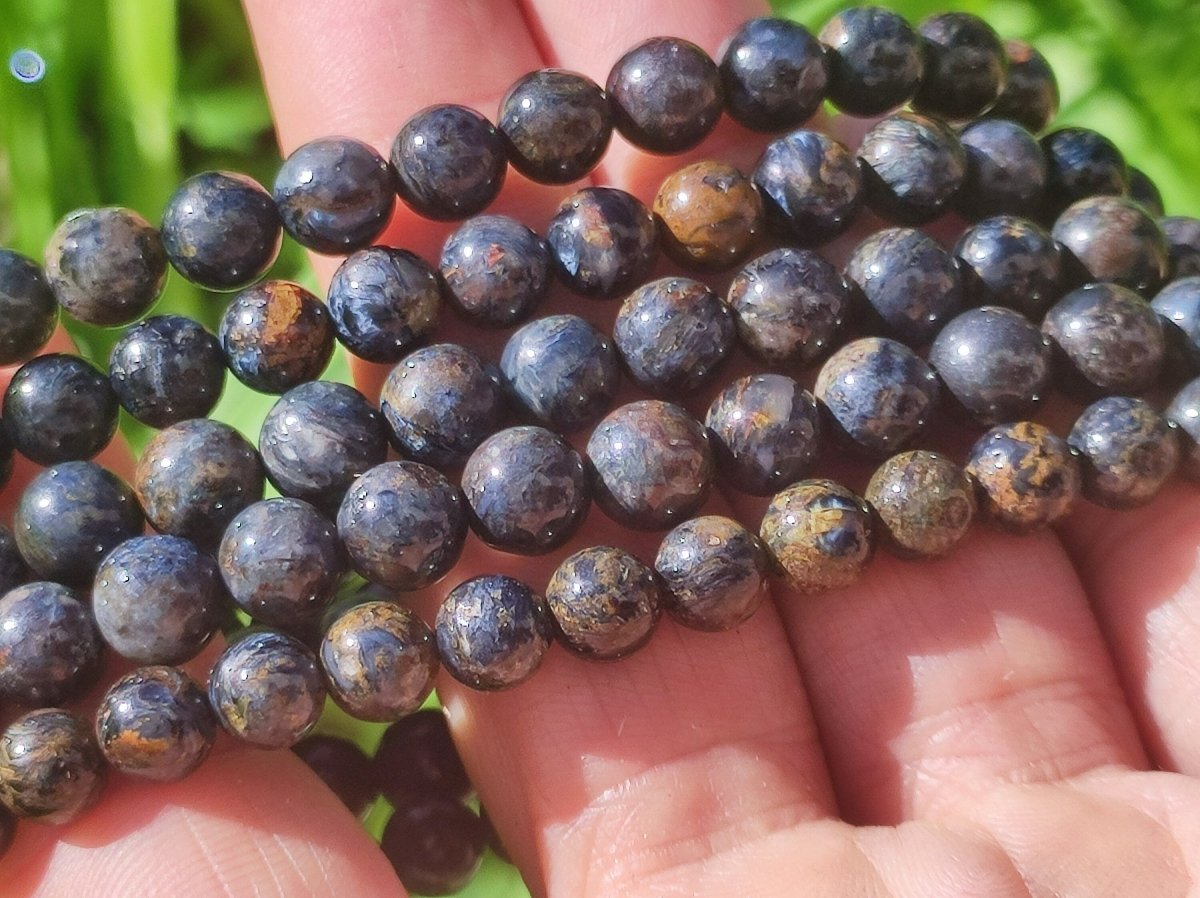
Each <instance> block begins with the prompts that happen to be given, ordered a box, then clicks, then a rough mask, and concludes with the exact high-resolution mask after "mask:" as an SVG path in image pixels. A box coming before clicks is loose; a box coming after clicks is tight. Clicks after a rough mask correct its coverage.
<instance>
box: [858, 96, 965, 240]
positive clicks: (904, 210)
mask: <svg viewBox="0 0 1200 898" xmlns="http://www.w3.org/2000/svg"><path fill="white" fill-rule="evenodd" d="M858 156H859V159H860V160H861V161H862V164H863V185H864V187H865V188H866V199H867V205H869V206H870V207H871V209H872V210H873V211H875V212H876V213H878V214H879V215H881V216H883V217H884V218H887V219H890V220H891V221H895V222H898V223H899V224H923V223H925V222H928V221H932V220H933V219H935V218H937V217H938V216H939V215H941V214H942V213H943V212H945V211H946V210H947V209H948V208H949V207H950V204H951V202H952V201H953V200H954V198H955V195H956V194H957V193H958V191H959V188H960V187H962V184H963V181H964V179H965V178H966V175H967V154H966V151H965V150H964V149H963V147H962V144H961V143H960V142H959V139H958V137H957V136H956V135H955V133H954V132H953V131H952V130H950V128H949V126H947V125H946V124H944V123H943V122H941V121H939V120H938V119H934V118H930V117H928V116H924V115H918V114H917V113H915V112H897V113H895V114H894V115H891V116H889V117H888V118H885V119H884V120H883V121H881V122H879V123H878V124H876V125H875V126H874V127H873V128H871V130H870V131H868V132H867V133H866V134H865V135H864V136H863V139H862V143H861V144H860V145H859V148H858Z"/></svg>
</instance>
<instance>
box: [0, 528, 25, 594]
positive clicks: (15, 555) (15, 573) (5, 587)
mask: <svg viewBox="0 0 1200 898" xmlns="http://www.w3.org/2000/svg"><path fill="white" fill-rule="evenodd" d="M31 579H32V575H31V573H30V570H29V566H28V565H27V564H26V563H25V559H24V558H22V557H21V550H20V549H18V548H17V538H16V537H15V536H13V532H12V531H11V530H9V529H8V527H6V526H4V525H3V524H0V596H2V595H4V594H5V593H7V592H8V591H9V590H11V589H16V588H17V587H18V586H21V585H23V584H25V583H28V582H29V581H30V580H31Z"/></svg>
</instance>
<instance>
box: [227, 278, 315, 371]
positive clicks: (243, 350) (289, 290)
mask: <svg viewBox="0 0 1200 898" xmlns="http://www.w3.org/2000/svg"><path fill="white" fill-rule="evenodd" d="M218 336H219V338H220V340H221V348H222V349H223V350H224V352H225V358H226V360H227V362H228V364H229V370H230V371H232V372H233V374H234V376H235V377H236V378H237V379H238V380H240V381H241V382H242V383H244V384H245V385H246V386H248V387H250V388H251V389H253V390H258V391H259V392H262V393H285V392H287V391H288V390H290V389H291V388H292V387H294V386H296V385H298V384H302V383H304V382H305V381H310V380H316V379H317V378H318V377H320V376H321V372H322V371H324V370H325V366H326V365H327V364H329V359H330V357H331V356H332V355H333V341H334V328H333V322H332V320H331V319H330V317H329V311H328V310H327V309H326V308H325V304H324V303H322V302H321V301H320V300H319V299H317V298H316V297H315V296H313V295H312V294H311V293H309V292H308V291H307V290H305V289H304V288H303V287H301V286H300V285H299V284H293V283H291V282H290V281H264V282H263V283H261V284H257V285H255V286H253V287H249V288H247V289H246V290H243V291H242V292H241V293H239V294H238V295H237V296H236V297H234V300H233V302H231V303H230V304H229V305H228V306H227V307H226V308H225V314H224V315H223V316H222V317H221V328H220V331H219V332H218Z"/></svg>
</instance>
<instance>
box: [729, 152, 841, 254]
mask: <svg viewBox="0 0 1200 898" xmlns="http://www.w3.org/2000/svg"><path fill="white" fill-rule="evenodd" d="M752 177H753V180H754V183H755V185H757V187H758V190H759V193H760V194H762V198H763V205H764V207H765V209H766V213H767V222H768V224H770V225H771V227H772V228H773V229H774V230H775V231H776V232H777V233H778V234H780V235H782V236H784V237H786V238H789V239H790V240H791V241H795V242H797V243H799V244H800V245H801V246H813V245H816V244H820V243H825V242H826V241H828V240H832V239H833V238H834V237H836V236H837V235H838V234H840V233H842V232H843V231H845V230H846V228H848V227H849V226H850V223H851V222H852V221H853V220H854V216H855V215H857V214H858V210H859V209H860V208H861V207H862V202H863V182H862V175H861V173H860V172H859V167H858V161H857V160H856V159H855V158H854V154H853V153H851V152H850V151H849V150H848V149H846V147H844V146H843V145H842V144H840V143H838V142H837V141H836V140H834V139H833V138H832V137H828V136H827V135H825V134H821V133H820V132H817V131H805V130H798V131H793V132H792V133H791V134H786V135H784V136H783V137H779V138H777V139H775V140H773V141H771V142H770V143H769V144H767V148H766V149H765V150H763V154H762V156H761V157H760V158H759V160H758V165H757V166H756V167H755V169H754V173H753V175H752Z"/></svg>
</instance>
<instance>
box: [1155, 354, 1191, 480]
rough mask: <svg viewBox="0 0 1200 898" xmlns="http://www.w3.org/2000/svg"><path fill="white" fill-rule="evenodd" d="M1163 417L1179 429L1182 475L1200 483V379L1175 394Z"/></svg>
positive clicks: (1180, 468)
mask: <svg viewBox="0 0 1200 898" xmlns="http://www.w3.org/2000/svg"><path fill="white" fill-rule="evenodd" d="M1163 416H1164V417H1165V418H1166V419H1167V420H1168V421H1170V422H1171V423H1172V424H1174V425H1175V426H1176V427H1178V428H1179V435H1180V443H1181V447H1180V448H1181V450H1182V455H1181V457H1180V460H1179V470H1180V473H1182V474H1184V475H1185V476H1186V477H1187V478H1188V479H1189V480H1192V481H1200V378H1197V379H1196V380H1193V381H1190V382H1189V383H1187V384H1186V385H1184V387H1183V389H1181V390H1180V391H1179V392H1178V393H1176V394H1175V397H1174V398H1173V399H1172V400H1171V404H1170V405H1168V406H1167V409H1166V411H1165V412H1163Z"/></svg>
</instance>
